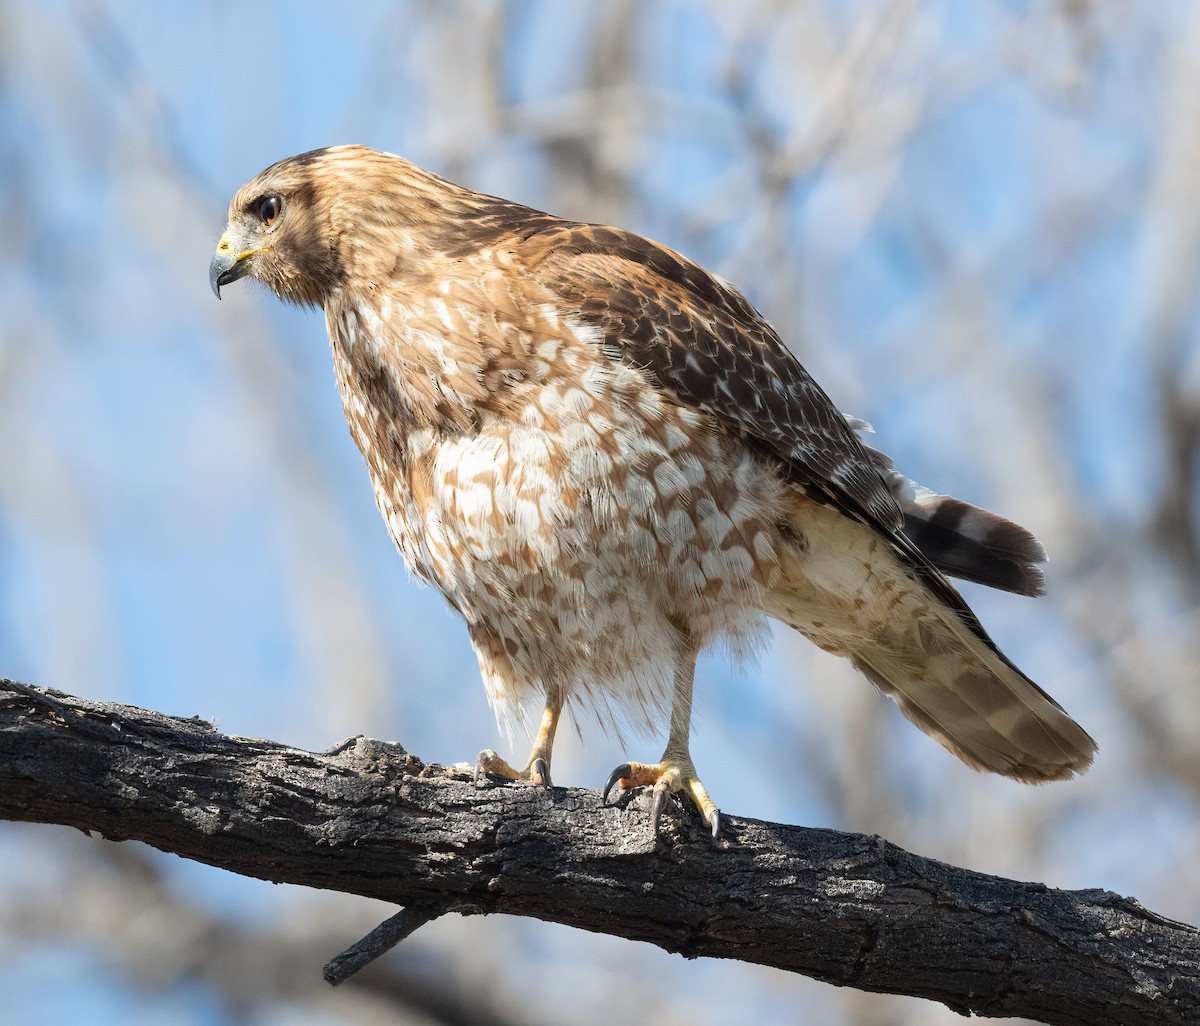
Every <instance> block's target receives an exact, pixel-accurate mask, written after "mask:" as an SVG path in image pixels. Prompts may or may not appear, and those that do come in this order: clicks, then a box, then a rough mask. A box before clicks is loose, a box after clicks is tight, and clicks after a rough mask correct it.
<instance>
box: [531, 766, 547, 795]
mask: <svg viewBox="0 0 1200 1026" xmlns="http://www.w3.org/2000/svg"><path fill="white" fill-rule="evenodd" d="M529 781H530V783H532V784H540V785H541V786H542V787H544V788H545V789H546V790H547V791H549V790H550V787H551V784H550V767H549V766H548V765H547V764H546V760H545V759H534V760H533V762H532V763H530V765H529Z"/></svg>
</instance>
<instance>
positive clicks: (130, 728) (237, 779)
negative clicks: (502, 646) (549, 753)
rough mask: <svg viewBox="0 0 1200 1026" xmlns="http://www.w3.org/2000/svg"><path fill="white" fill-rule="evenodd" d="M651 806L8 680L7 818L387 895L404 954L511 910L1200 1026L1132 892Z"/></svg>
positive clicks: (893, 982)
mask: <svg viewBox="0 0 1200 1026" xmlns="http://www.w3.org/2000/svg"><path fill="white" fill-rule="evenodd" d="M648 809H649V802H648V799H647V797H646V796H645V795H641V794H635V795H633V796H628V797H627V798H625V799H623V800H622V801H620V802H618V803H616V804H613V805H608V806H605V805H603V804H601V801H600V795H599V792H596V791H589V790H583V789H576V788H562V787H555V788H553V789H551V790H549V791H543V790H539V789H534V788H531V787H529V786H527V785H523V784H500V783H491V784H489V785H487V786H484V787H481V788H476V787H475V786H474V785H473V783H472V781H471V779H470V774H469V772H467V771H466V769H465V768H463V767H458V768H455V767H444V766H438V765H436V764H429V765H426V764H424V763H422V762H421V761H420V760H419V759H417V758H416V757H415V756H412V755H410V754H408V753H406V752H405V751H404V750H403V749H402V748H400V747H399V746H398V745H392V744H386V743H383V742H378V741H370V740H367V739H364V738H356V739H353V740H351V741H348V742H345V743H343V744H342V745H339V746H337V747H336V748H334V749H331V750H330V751H329V752H326V753H323V754H318V753H313V752H305V751H300V750H298V749H295V748H289V747H287V746H286V745H281V744H278V743H276V742H273V741H264V740H258V739H247V738H237V737H229V736H225V735H223V734H220V733H218V732H217V731H216V730H215V729H214V728H213V727H212V726H211V725H210V724H208V723H205V722H203V721H201V720H198V719H180V718H176V717H171V716H166V715H163V714H162V713H157V712H151V711H147V710H144V709H137V708H133V707H131V706H122V705H115V704H106V703H97V702H90V701H84V700H81V699H77V698H73V697H70V696H68V695H63V694H61V693H59V692H54V691H49V690H46V689H40V688H31V687H29V686H27V685H20V684H16V683H15V682H12V681H5V680H0V818H4V819H12V820H24V821H28V822H39V823H58V824H63V825H67V826H74V827H78V828H80V829H82V830H87V831H92V832H95V833H98V834H101V835H103V836H104V837H106V838H109V839H110V840H114V841H124V840H139V841H143V842H145V843H146V844H150V845H152V846H154V847H156V848H159V849H161V850H163V851H169V852H174V853H176V854H178V855H182V856H185V857H187V858H191V859H195V860H197V861H200V862H204V863H208V864H209V865H213V866H218V867H220V868H222V869H227V870H230V871H232V872H235V873H241V874H243V875H246V876H252V877H257V878H259V879H263V880H270V881H273V882H277V883H293V884H303V885H306V886H309V887H322V888H328V889H331V890H337V891H345V892H348V893H353V894H361V895H364V896H367V897H373V898H382V899H384V900H386V901H391V902H394V903H396V904H398V905H402V906H405V908H406V910H408V911H407V912H406V914H404V915H402V916H398V917H396V921H395V922H393V921H391V920H389V923H388V924H384V927H383V928H381V931H377V932H378V933H379V934H380V936H381V937H391V938H393V942H394V939H399V938H400V937H402V936H404V935H406V934H407V933H408V932H411V929H414V928H416V926H419V925H420V923H421V922H424V921H426V920H427V919H429V918H433V917H435V916H437V915H440V914H444V913H446V912H458V913H459V914H463V915H472V914H486V913H490V912H505V913H509V914H512V915H524V916H531V917H534V918H537V919H543V920H548V921H553V922H559V923H566V924H568V925H571V926H576V927H580V928H582V929H586V930H593V931H596V932H601V933H608V934H612V935H614V936H619V937H627V938H630V939H633V940H642V941H648V942H650V943H652V944H657V945H658V946H660V947H662V948H665V949H666V950H668V951H676V952H679V953H680V954H682V955H684V956H685V957H687V958H695V957H697V956H701V955H703V956H708V957H716V958H734V959H740V960H742V961H745V962H757V963H760V964H762V965H769V966H775V967H777V968H779V969H785V970H788V971H791V972H798V973H803V974H804V975H807V976H812V977H815V978H816V979H820V980H825V981H827V982H829V983H833V984H837V985H841V986H851V987H857V988H859V989H862V990H871V991H884V992H890V993H896V994H909V995H914V996H918V997H924V998H929V999H931V1000H935V1001H940V1002H942V1003H944V1004H946V1005H948V1006H949V1007H950V1008H953V1009H955V1010H956V1011H960V1012H963V1013H974V1014H976V1015H983V1016H996V1017H1001V1016H1024V1017H1026V1018H1030V1019H1036V1020H1040V1021H1042V1022H1046V1023H1054V1024H1066V1026H1107V1024H1114V1026H1116V1024H1128V1026H1133V1024H1139V1026H1146V1024H1159V1023H1161V1024H1176V1023H1178V1024H1183V1023H1195V1022H1200V973H1198V969H1200V933H1198V932H1197V930H1195V929H1194V928H1193V927H1190V926H1186V925H1184V924H1181V923H1176V922H1173V921H1171V920H1169V919H1165V918H1163V917H1162V916H1158V915H1155V914H1154V913H1152V912H1149V911H1148V910H1146V909H1145V908H1143V907H1142V906H1141V905H1140V904H1138V903H1137V902H1136V901H1134V900H1132V899H1129V898H1122V897H1119V896H1118V895H1115V894H1112V893H1110V892H1107V891H1103V890H1086V891H1061V890H1053V889H1050V888H1047V887H1046V886H1044V885H1042V884H1037V883H1021V882H1018V881H1015V880H1006V879H1002V878H999V877H993V876H987V875H984V874H981V873H974V872H971V871H969V870H965V869H958V868H955V867H953V866H948V865H945V864H943V863H939V862H936V861H933V860H931V859H925V858H921V857H919V856H916V855H913V854H911V853H909V852H906V851H904V850H902V849H900V848H897V847H896V846H895V845H893V844H890V843H889V842H887V841H885V840H883V839H882V838H879V837H867V836H863V835H859V834H847V833H839V832H836V831H832V830H817V829H809V828H804V827H791V826H782V825H779V824H773V823H763V822H759V821H757V820H750V819H739V818H737V817H734V816H730V817H725V818H724V820H723V831H724V833H723V840H722V841H721V842H719V843H718V844H716V845H714V844H713V843H712V842H711V841H710V840H709V839H708V838H707V834H706V832H705V829H704V826H703V824H702V823H700V821H699V819H698V817H696V816H693V815H691V814H690V813H687V812H682V811H679V810H676V809H673V808H671V809H668V810H667V812H666V813H665V814H664V822H663V830H662V833H661V836H660V837H658V838H657V839H656V838H655V837H654V836H653V834H652V832H651V830H650V826H649V821H648ZM389 924H390V925H389ZM369 946H370V945H368V947H369ZM383 946H384V947H386V946H387V943H386V942H383ZM379 950H382V948H380V949H379ZM373 953H376V954H377V953H378V951H377V950H376V951H375V952H373ZM342 957H343V959H346V960H347V961H348V962H353V961H354V960H355V959H358V960H359V961H362V958H363V956H362V951H361V950H360V949H359V948H358V946H356V948H355V949H351V951H350V952H347V953H346V954H345V955H344V956H342ZM331 970H332V972H333V973H334V974H336V967H335V966H334V963H331V967H327V976H328V975H331ZM314 971H316V967H314ZM342 978H344V976H343V977H342Z"/></svg>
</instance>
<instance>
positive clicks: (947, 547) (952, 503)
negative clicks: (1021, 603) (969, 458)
mask: <svg viewBox="0 0 1200 1026" xmlns="http://www.w3.org/2000/svg"><path fill="white" fill-rule="evenodd" d="M905 484H906V485H908V486H909V487H908V488H907V489H906V491H907V493H908V494H901V495H898V496H897V498H898V499H899V500H900V509H901V510H902V511H903V513H904V527H903V528H902V530H903V532H904V534H905V535H907V537H908V540H909V541H911V542H912V543H913V544H914V545H915V546H916V547H917V548H918V549H920V550H921V552H922V554H923V555H924V556H925V557H926V558H927V559H928V560H929V562H931V563H932V564H933V565H934V566H936V567H937V568H938V569H939V570H941V571H942V573H944V574H949V575H950V576H951V577H957V578H959V579H960V580H963V581H974V582H975V583H976V584H986V585H988V586H989V587H992V588H999V589H1000V590H1001V591H1012V592H1016V593H1017V594H1018V595H1041V594H1043V592H1044V591H1045V588H1044V585H1045V575H1044V574H1043V573H1042V568H1041V567H1040V566H1039V565H1038V564H1039V563H1044V562H1046V550H1045V549H1043V548H1042V543H1041V542H1039V541H1038V540H1037V539H1036V538H1035V537H1034V536H1033V535H1032V534H1030V533H1029V532H1028V531H1027V530H1025V528H1023V527H1022V526H1021V525H1020V524H1014V523H1013V522H1012V521H1011V520H1005V519H1004V517H1002V516H997V515H996V514H995V513H989V512H988V511H987V510H986V509H980V508H979V507H978V506H972V505H971V504H970V503H966V502H963V501H962V500H961V499H954V498H951V497H950V496H949V495H936V494H935V493H933V492H931V491H930V490H929V489H928V488H923V487H921V485H918V484H914V483H913V482H912V481H905Z"/></svg>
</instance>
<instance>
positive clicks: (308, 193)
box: [208, 147, 371, 306]
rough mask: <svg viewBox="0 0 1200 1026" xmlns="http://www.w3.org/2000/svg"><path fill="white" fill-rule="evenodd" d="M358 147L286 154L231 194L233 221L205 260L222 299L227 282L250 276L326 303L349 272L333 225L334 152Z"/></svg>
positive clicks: (296, 299)
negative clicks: (292, 154) (341, 257)
mask: <svg viewBox="0 0 1200 1026" xmlns="http://www.w3.org/2000/svg"><path fill="white" fill-rule="evenodd" d="M356 149H360V147H337V148H336V149H323V150H312V151H310V152H309V153H302V154H300V155H298V156H295V157H289V158H287V159H286V160H281V161H280V162H279V163H277V164H272V165H271V166H270V167H269V168H267V169H266V170H265V171H264V172H262V174H260V175H258V176H257V177H255V178H253V179H252V180H251V181H249V182H247V183H246V184H245V185H244V186H242V188H241V189H239V190H238V191H237V193H235V194H234V197H233V199H232V200H231V201H230V203H229V221H228V223H227V224H226V226H225V231H224V233H223V234H222V235H221V240H220V242H218V243H217V252H216V253H215V254H214V255H213V258H212V261H211V263H210V264H209V265H208V277H209V282H210V283H211V285H212V288H213V291H214V292H215V293H216V295H217V298H218V299H220V298H221V286H222V285H228V284H230V283H231V282H235V281H237V280H238V279H239V278H245V277H251V278H256V279H257V280H258V281H260V282H262V283H263V284H264V285H266V286H267V288H269V289H270V290H271V291H272V292H274V293H275V294H276V295H277V296H279V298H280V299H284V300H287V301H288V302H292V303H300V304H303V305H306V306H307V305H311V306H322V305H323V304H324V303H325V300H326V299H327V298H328V295H329V293H330V291H331V290H332V289H333V288H336V287H337V285H338V283H339V282H340V281H341V279H342V278H343V276H344V270H343V267H342V261H341V259H340V254H339V253H338V242H339V240H338V237H337V234H336V232H335V231H334V230H333V213H334V211H333V210H332V209H331V199H332V197H333V195H334V194H335V193H336V189H332V188H331V185H332V184H333V183H332V182H331V181H330V178H331V169H332V166H333V164H332V163H331V161H330V155H331V154H334V153H337V152H339V151H345V150H356ZM367 152H371V151H367ZM332 177H336V175H333V176H332Z"/></svg>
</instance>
